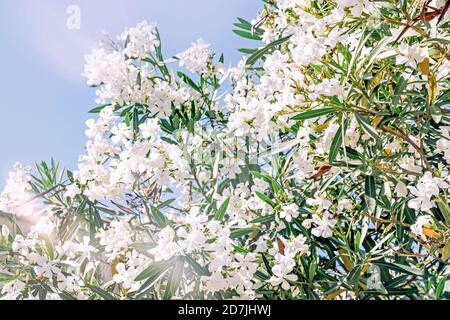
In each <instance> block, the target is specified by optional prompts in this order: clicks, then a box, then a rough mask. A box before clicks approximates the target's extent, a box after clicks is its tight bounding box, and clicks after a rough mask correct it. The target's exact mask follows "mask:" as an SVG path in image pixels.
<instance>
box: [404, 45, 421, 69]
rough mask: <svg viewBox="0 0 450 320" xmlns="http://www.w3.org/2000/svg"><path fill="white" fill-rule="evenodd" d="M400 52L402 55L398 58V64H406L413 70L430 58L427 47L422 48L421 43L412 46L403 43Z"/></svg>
mask: <svg viewBox="0 0 450 320" xmlns="http://www.w3.org/2000/svg"><path fill="white" fill-rule="evenodd" d="M398 51H399V52H400V54H401V55H398V56H397V64H398V65H402V64H405V63H406V64H408V65H409V66H410V67H412V68H413V69H415V68H416V67H417V64H418V63H421V62H422V61H423V60H424V59H425V58H427V57H428V49H427V47H424V46H421V45H420V43H416V44H414V45H412V46H409V45H408V44H406V43H402V44H401V45H400V46H399V47H398Z"/></svg>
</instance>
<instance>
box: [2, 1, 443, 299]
mask: <svg viewBox="0 0 450 320" xmlns="http://www.w3.org/2000/svg"><path fill="white" fill-rule="evenodd" d="M276 4H277V6H276V7H275V6H271V5H270V4H267V6H266V9H265V10H266V11H268V12H267V15H266V16H265V17H258V20H257V21H255V23H254V25H255V26H254V27H255V30H253V28H252V30H248V31H249V32H250V31H251V32H252V37H257V36H259V37H261V39H262V41H263V42H264V43H265V45H267V46H266V47H264V48H260V50H258V51H256V52H255V53H254V54H253V55H252V56H251V57H245V58H243V59H242V60H241V61H240V63H239V65H238V66H237V67H236V68H232V69H230V70H225V68H224V67H223V65H222V62H223V61H222V62H221V61H219V62H217V63H216V62H215V55H214V53H213V51H212V50H211V49H210V45H208V44H206V43H205V42H204V41H203V40H201V39H200V40H198V41H197V42H196V43H193V44H192V47H191V48H189V49H187V50H186V51H184V52H182V53H180V54H178V55H176V56H175V59H176V60H178V61H179V66H181V67H186V68H187V69H188V70H189V71H190V72H191V73H192V75H189V76H188V75H186V74H184V73H182V72H178V73H177V72H175V71H174V70H171V69H169V68H168V62H169V61H172V60H164V58H163V57H162V53H161V52H160V40H159V33H158V31H157V29H156V25H154V24H149V23H147V22H145V21H144V22H142V23H140V24H138V25H137V26H136V27H135V28H130V29H127V30H126V31H125V32H124V33H123V34H121V35H120V36H119V37H118V40H119V43H118V44H114V43H110V44H109V47H108V45H107V44H103V46H102V47H101V48H99V49H95V50H94V51H93V52H92V54H91V55H88V56H87V57H86V66H85V76H86V77H87V79H88V84H89V85H90V86H95V87H97V97H98V103H102V104H104V105H102V106H99V107H98V108H96V110H97V111H98V113H99V115H98V117H97V118H96V119H90V120H88V121H87V122H86V126H87V130H86V132H85V133H86V136H87V138H88V142H87V143H86V145H85V153H84V154H83V155H81V156H80V159H79V164H78V168H77V170H76V171H74V172H73V173H72V172H70V173H69V174H67V176H68V180H67V181H63V180H62V179H61V180H58V181H57V179H56V177H57V176H58V175H57V174H56V173H55V172H53V171H48V170H50V169H48V168H47V167H45V168H43V169H42V168H40V169H39V171H40V173H41V176H43V177H44V178H42V179H40V178H39V177H32V176H31V171H30V170H31V169H29V168H25V167H23V166H22V165H19V164H18V165H16V166H15V168H14V171H13V172H12V173H11V174H10V177H9V179H8V181H7V184H6V188H5V190H4V192H3V193H2V195H1V196H0V211H2V214H3V213H4V214H5V216H6V217H8V218H11V217H12V218H16V217H22V216H36V218H35V219H34V220H32V221H31V220H30V221H27V223H28V226H24V225H20V226H15V225H14V224H13V223H11V221H8V222H7V223H4V222H3V220H0V224H1V225H2V229H1V237H0V251H2V250H4V249H5V248H6V249H5V250H4V251H5V252H7V254H5V256H7V257H6V258H5V259H6V260H4V258H3V255H0V276H1V279H2V281H1V282H0V290H1V291H0V296H1V297H4V298H6V299H35V298H41V299H42V298H47V299H58V298H67V297H72V298H77V299H88V298H95V297H105V296H108V297H116V298H120V299H125V298H130V299H135V298H136V299H139V298H150V299H159V298H220V299H228V298H229V299H236V298H240V299H258V298H295V297H302V298H304V297H309V298H311V297H312V296H311V295H309V294H311V293H313V294H314V295H313V297H314V298H316V297H320V298H330V296H332V297H337V296H340V292H344V291H349V290H350V289H349V288H351V287H355V286H356V287H358V290H357V291H360V290H359V287H361V288H363V286H365V281H363V280H361V283H360V285H355V284H352V285H350V284H349V283H350V282H351V280H354V279H356V278H358V279H359V278H361V279H362V278H363V277H365V270H366V269H362V270H360V269H358V268H360V267H361V268H366V267H368V266H369V264H370V263H372V262H373V261H375V262H376V261H378V260H382V259H386V260H387V259H391V257H387V256H386V255H384V256H383V255H381V254H380V252H383V253H386V252H389V253H391V252H395V253H396V254H397V251H396V250H397V249H398V248H399V247H401V246H403V247H405V248H406V249H405V250H410V251H414V252H406V253H404V252H400V253H401V254H404V255H405V256H407V257H410V256H413V257H422V256H424V255H425V253H424V252H425V250H429V252H427V254H428V255H427V256H426V258H424V259H423V260H418V265H420V266H423V265H425V264H424V263H425V262H426V261H428V260H426V259H429V258H430V257H432V254H433V253H434V251H433V250H435V249H436V246H435V243H436V242H439V241H444V240H445V239H448V238H449V236H450V233H449V230H448V225H447V227H446V223H448V221H446V219H450V216H449V217H447V216H445V215H446V214H447V215H448V214H449V212H446V211H445V209H446V208H448V196H447V195H448V190H449V188H450V184H449V181H450V176H449V172H448V170H447V169H446V165H447V164H449V163H450V143H449V141H450V135H449V132H450V129H449V128H450V126H449V124H450V121H449V119H448V117H447V116H446V113H447V111H448V110H446V109H445V108H446V107H447V105H448V104H446V100H445V97H447V98H446V99H448V94H447V96H445V92H448V88H449V82H448V76H449V66H450V65H449V63H448V62H447V61H446V60H445V59H447V58H446V56H445V52H446V51H445V50H446V49H445V48H443V47H441V46H439V44H436V43H433V41H431V40H432V39H429V40H427V41H420V40H417V39H418V38H419V37H420V36H421V35H420V34H419V35H417V34H415V35H414V37H412V36H410V35H409V34H408V33H406V36H407V37H408V41H404V40H403V39H398V40H396V39H395V36H396V35H398V34H399V30H398V29H396V28H397V27H398V26H397V25H396V26H390V25H389V24H388V23H387V22H386V21H384V20H383V19H382V18H381V16H380V15H381V10H379V9H380V8H383V10H395V8H394V9H393V8H391V6H386V4H385V3H383V2H372V1H369V0H336V1H312V0H311V1H310V0H278V1H276ZM378 20H380V21H378ZM374 21H378V22H380V25H381V24H382V26H383V27H382V28H381V27H378V25H377V27H376V28H375V27H374V25H375V24H374ZM394 21H396V20H394ZM241 25H243V26H244V27H245V26H246V24H245V23H241ZM400 25H403V23H400ZM442 29H443V28H442ZM382 32H384V33H385V34H383V35H382V37H381V39H379V38H380V35H381V34H382ZM424 32H425V31H424ZM430 32H434V35H433V38H442V39H444V40H445V41H447V42H448V40H449V32H448V30H447V31H443V30H441V29H439V28H438V29H435V30H431V31H430ZM244 34H245V33H244ZM374 34H375V36H373V37H372V35H374ZM387 37H391V38H392V39H391V38H387ZM430 37H431V36H430ZM385 38H387V39H390V41H389V42H384V43H383V41H384V40H383V39H385ZM274 40H275V41H277V42H276V45H274V44H273V41H274ZM445 41H444V42H445ZM380 42H381V44H383V45H380ZM431 46H433V48H431ZM439 49H440V50H441V51H442V50H443V52H440V51H439ZM447 49H448V48H447ZM255 55H256V57H258V55H259V60H258V59H255ZM439 59H440V60H439ZM220 60H222V59H220ZM444 60H445V61H444ZM390 70H394V71H395V72H392V73H389V71H390ZM226 75H228V76H229V79H230V82H231V87H232V91H231V92H228V93H227V94H224V93H223V91H221V88H220V86H221V84H222V83H223V81H224V80H225V79H226V78H227V77H226ZM191 76H192V78H191ZM381 87H382V88H381ZM379 88H381V89H379ZM446 90H447V91H446ZM424 95H427V96H426V99H425V100H424V101H425V102H424V105H426V107H424V110H425V111H424V110H415V109H412V107H410V106H412V105H414V103H416V102H417V101H418V100H420V99H421V97H423V96H424ZM222 97H223V99H222ZM386 97H387V98H386ZM442 97H444V98H442ZM383 99H385V100H383ZM420 101H422V100H420ZM399 119H400V120H404V121H399V122H395V121H396V120H399ZM427 121H428V122H427ZM431 121H434V122H433V123H431ZM199 127H200V130H199ZM424 130H430V131H429V133H427V134H425V133H423V132H425V131H424ZM441 159H443V160H441ZM444 161H445V162H444ZM55 170H56V169H55ZM49 186H50V187H53V188H51V189H50V190H48V189H49V188H50V187H49ZM41 189H43V190H41ZM40 191H43V193H42V194H38V193H39V192H40ZM35 198H36V199H35ZM437 212H438V213H439V214H436V213H437ZM12 220H13V222H14V221H15V220H14V219H12ZM19 222H20V221H19ZM17 224H19V223H17ZM386 225H387V226H386ZM17 227H21V228H22V227H25V228H23V229H24V230H22V231H23V232H18V231H17ZM400 228H406V230H407V232H404V231H405V229H400ZM445 228H447V229H445ZM391 229H395V230H391ZM398 234H401V239H394V240H391V239H393V238H394V237H395V236H396V235H398ZM400 242H401V243H400ZM419 244H420V245H419ZM408 246H409V247H408ZM403 247H402V249H404V248H403ZM419 247H420V248H419ZM418 248H419V249H418ZM422 248H425V249H422ZM352 250H354V251H352ZM417 250H419V251H418V252H416V251H417ZM420 250H421V251H420ZM348 252H351V253H348ZM430 252H431V253H430ZM10 253H13V254H12V255H11V254H10ZM367 257H370V258H367ZM418 259H419V258H418ZM395 262H396V263H397V261H396V260H395ZM384 265H389V264H388V263H384ZM355 266H356V267H355ZM396 266H397V267H396V269H395V272H398V271H399V269H401V268H400V267H398V264H397V265H396ZM352 270H356V271H358V270H359V271H360V273H359V274H357V277H355V274H354V273H353V271H352ZM387 274H389V272H387ZM324 275H325V276H324ZM316 276H321V277H323V278H322V280H321V281H315V280H314V279H315V278H314V277H316ZM3 279H6V280H3ZM358 281H359V280H358ZM306 286H307V287H308V288H307V289H305V287H306ZM341 286H343V287H342V288H344V289H339V288H341ZM336 288H338V289H336ZM363 289H364V288H363ZM394 289H395V288H394ZM340 290H341V291H340ZM364 290H365V289H364ZM402 290H403V289H402ZM268 292H269V293H268ZM349 295H350V296H351V294H349Z"/></svg>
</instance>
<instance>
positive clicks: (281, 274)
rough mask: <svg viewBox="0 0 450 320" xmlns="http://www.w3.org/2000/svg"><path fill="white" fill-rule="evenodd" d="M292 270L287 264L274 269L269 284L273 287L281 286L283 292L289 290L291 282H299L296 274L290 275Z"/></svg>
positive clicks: (276, 266) (278, 265)
mask: <svg viewBox="0 0 450 320" xmlns="http://www.w3.org/2000/svg"><path fill="white" fill-rule="evenodd" d="M291 270H292V269H291V268H289V267H287V265H286V264H285V263H281V264H277V265H275V266H274V267H273V268H272V273H273V276H272V277H271V278H270V279H269V281H268V282H269V283H270V284H271V285H272V286H279V285H281V288H283V290H289V289H290V288H291V285H290V283H289V282H295V281H297V279H298V277H297V275H295V274H292V273H290V272H291Z"/></svg>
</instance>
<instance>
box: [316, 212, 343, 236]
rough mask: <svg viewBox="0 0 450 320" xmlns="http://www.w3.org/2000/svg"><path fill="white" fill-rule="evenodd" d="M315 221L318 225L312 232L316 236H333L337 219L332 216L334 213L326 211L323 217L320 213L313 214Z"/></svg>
mask: <svg viewBox="0 0 450 320" xmlns="http://www.w3.org/2000/svg"><path fill="white" fill-rule="evenodd" d="M313 222H314V224H315V225H316V227H315V228H314V229H313V230H312V234H313V235H315V236H316V237H323V238H330V237H331V236H333V231H332V230H331V228H333V227H334V226H335V225H336V223H337V221H336V220H335V219H333V218H332V215H331V214H330V213H329V212H325V213H324V215H323V217H322V218H321V217H319V216H318V215H313Z"/></svg>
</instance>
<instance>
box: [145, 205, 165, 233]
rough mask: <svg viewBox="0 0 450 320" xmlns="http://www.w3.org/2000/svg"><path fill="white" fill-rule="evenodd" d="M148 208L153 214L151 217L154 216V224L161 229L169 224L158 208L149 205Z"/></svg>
mask: <svg viewBox="0 0 450 320" xmlns="http://www.w3.org/2000/svg"><path fill="white" fill-rule="evenodd" d="M150 210H151V211H152V215H153V218H154V220H155V222H156V224H157V225H158V226H159V227H160V228H161V229H163V228H165V227H167V226H168V225H169V220H168V219H167V218H166V216H165V215H164V214H163V213H162V212H161V211H160V210H159V209H158V208H156V207H154V206H151V207H150Z"/></svg>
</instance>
